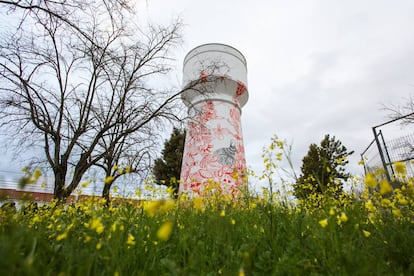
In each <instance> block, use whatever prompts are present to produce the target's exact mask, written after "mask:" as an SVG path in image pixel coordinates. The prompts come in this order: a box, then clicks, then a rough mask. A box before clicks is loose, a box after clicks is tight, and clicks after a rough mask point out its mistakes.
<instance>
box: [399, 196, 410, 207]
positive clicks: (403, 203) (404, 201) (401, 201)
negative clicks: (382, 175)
mask: <svg viewBox="0 0 414 276" xmlns="http://www.w3.org/2000/svg"><path fill="white" fill-rule="evenodd" d="M398 203H399V204H401V205H407V204H408V201H407V199H406V198H404V197H402V196H400V197H398Z"/></svg>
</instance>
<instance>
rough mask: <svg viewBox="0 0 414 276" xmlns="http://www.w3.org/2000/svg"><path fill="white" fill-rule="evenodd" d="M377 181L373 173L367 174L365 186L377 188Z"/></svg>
mask: <svg viewBox="0 0 414 276" xmlns="http://www.w3.org/2000/svg"><path fill="white" fill-rule="evenodd" d="M377 184H378V183H377V179H376V178H375V176H374V175H373V174H372V173H367V175H366V176H365V185H366V186H367V187H368V188H375V187H376V186H377Z"/></svg>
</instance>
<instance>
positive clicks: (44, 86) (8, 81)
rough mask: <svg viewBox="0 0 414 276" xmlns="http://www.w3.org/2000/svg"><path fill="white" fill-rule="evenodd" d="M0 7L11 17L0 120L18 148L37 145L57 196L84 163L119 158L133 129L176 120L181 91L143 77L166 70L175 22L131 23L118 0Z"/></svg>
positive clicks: (0, 50) (2, 52) (2, 51)
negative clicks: (12, 26) (13, 23)
mask: <svg viewBox="0 0 414 276" xmlns="http://www.w3.org/2000/svg"><path fill="white" fill-rule="evenodd" d="M2 6H3V7H4V8H6V9H8V11H7V15H8V16H10V17H11V18H18V20H19V22H18V24H16V28H15V29H14V30H8V32H7V33H6V32H3V33H2V36H1V38H0V39H1V40H0V81H1V85H0V90H1V95H0V107H1V111H0V112H1V113H0V114H1V117H0V119H1V123H2V126H7V127H9V128H10V127H12V128H11V132H10V134H12V135H17V137H19V138H20V139H19V143H21V144H22V145H23V144H27V143H28V142H31V141H37V142H38V145H41V147H42V148H43V150H44V154H45V160H46V161H47V163H48V164H49V166H50V167H51V169H52V171H53V174H54V178H55V180H54V196H55V198H57V199H58V200H62V201H63V200H65V199H66V198H67V197H68V196H69V195H70V194H71V193H72V191H73V190H74V189H75V188H76V187H77V186H78V184H79V183H80V181H81V179H82V177H83V176H84V174H85V172H86V171H87V170H88V169H89V168H90V167H91V166H93V165H95V164H96V165H98V164H105V162H106V164H107V168H109V166H111V169H113V167H114V166H113V165H112V164H111V163H113V162H119V160H121V159H120V158H121V157H122V158H126V156H127V155H123V154H122V152H124V149H125V148H124V147H125V146H129V147H130V146H131V145H136V143H138V142H139V139H138V140H137V136H136V135H134V134H136V133H138V132H140V131H141V133H144V134H145V133H146V131H147V130H148V129H152V127H153V124H154V123H160V120H163V119H175V118H176V117H175V115H174V114H175V111H174V107H175V104H176V99H177V98H178V96H179V95H180V93H181V91H174V92H173V91H168V90H162V89H160V87H152V86H151V85H150V84H149V82H148V80H149V78H152V77H154V76H157V75H160V74H166V73H168V72H169V71H170V68H171V67H170V59H169V50H170V49H171V47H173V46H174V45H176V44H177V43H179V42H180V32H179V31H180V22H179V21H176V22H174V23H172V24H171V25H170V26H167V27H161V26H153V25H150V26H149V27H148V28H146V29H145V30H144V29H141V28H139V26H136V25H135V24H133V23H132V22H134V21H133V13H132V8H131V6H130V5H128V1H121V0H118V1H105V0H102V1H92V0H91V1H88V0H86V1H79V0H67V1H60V2H55V1H51V0H50V1H40V0H39V1H30V0H27V1H1V0H0V8H1V7H2ZM126 22H127V23H126ZM157 88H158V89H157ZM138 137H147V138H148V136H145V135H144V136H138ZM120 144H123V145H122V146H120ZM147 146H148V145H147V144H144V146H143V147H142V148H139V147H138V148H137V150H138V151H140V150H143V149H145V148H146V147H147ZM119 149H120V150H119ZM125 150H128V149H125ZM111 152H117V153H119V156H115V155H113V156H111ZM137 156H139V154H137ZM142 156H143V157H142V158H144V155H142ZM102 160H104V161H103V162H101V161H102ZM105 160H107V161H105ZM131 164H132V163H131ZM69 172H71V178H70V179H69V177H68V176H69ZM111 176H114V172H113V171H112V172H111ZM68 179H69V180H68ZM109 188H110V186H109Z"/></svg>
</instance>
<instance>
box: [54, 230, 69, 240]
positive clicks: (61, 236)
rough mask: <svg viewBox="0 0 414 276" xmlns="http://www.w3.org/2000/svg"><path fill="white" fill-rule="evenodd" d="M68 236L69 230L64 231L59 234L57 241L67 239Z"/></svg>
mask: <svg viewBox="0 0 414 276" xmlns="http://www.w3.org/2000/svg"><path fill="white" fill-rule="evenodd" d="M67 237H68V233H67V232H64V233H62V234H60V235H58V236H57V237H56V240H57V241H61V240H64V239H66V238H67Z"/></svg>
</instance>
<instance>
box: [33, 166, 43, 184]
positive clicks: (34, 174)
mask: <svg viewBox="0 0 414 276" xmlns="http://www.w3.org/2000/svg"><path fill="white" fill-rule="evenodd" d="M41 175H42V171H41V170H40V169H39V168H37V169H36V170H35V171H34V172H33V178H34V181H37V180H38V179H39V177H40V176H41Z"/></svg>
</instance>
